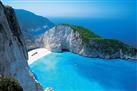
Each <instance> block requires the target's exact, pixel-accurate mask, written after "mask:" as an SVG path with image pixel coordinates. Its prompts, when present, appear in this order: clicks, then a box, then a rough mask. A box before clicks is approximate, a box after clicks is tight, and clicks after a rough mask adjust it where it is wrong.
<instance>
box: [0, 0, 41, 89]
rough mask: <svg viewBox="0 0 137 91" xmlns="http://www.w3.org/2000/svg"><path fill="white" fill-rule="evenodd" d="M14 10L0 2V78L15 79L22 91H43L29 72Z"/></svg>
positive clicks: (25, 50)
mask: <svg viewBox="0 0 137 91" xmlns="http://www.w3.org/2000/svg"><path fill="white" fill-rule="evenodd" d="M27 59H28V54H27V49H26V47H25V45H24V40H23V36H22V33H21V31H20V27H19V25H18V22H17V19H16V15H15V12H14V10H13V9H12V8H11V7H9V6H4V5H3V4H2V3H1V2H0V76H2V77H5V76H6V77H14V78H16V79H17V80H18V81H19V83H20V85H21V86H22V88H23V90H24V91H43V89H42V87H41V86H40V84H39V83H37V82H36V81H35V78H34V76H33V74H32V73H31V72H30V70H29V67H28V63H27Z"/></svg>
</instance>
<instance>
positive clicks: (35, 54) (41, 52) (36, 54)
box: [28, 48, 51, 65]
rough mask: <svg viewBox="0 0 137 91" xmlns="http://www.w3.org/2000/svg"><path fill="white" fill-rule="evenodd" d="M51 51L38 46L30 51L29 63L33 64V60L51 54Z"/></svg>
mask: <svg viewBox="0 0 137 91" xmlns="http://www.w3.org/2000/svg"><path fill="white" fill-rule="evenodd" d="M50 53H51V51H49V50H47V49H45V48H38V49H34V50H31V51H29V52H28V64H29V65H30V64H32V63H33V62H35V61H37V60H38V59H40V58H42V57H44V56H46V55H48V54H50Z"/></svg>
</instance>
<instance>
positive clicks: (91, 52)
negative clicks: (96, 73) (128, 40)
mask: <svg viewBox="0 0 137 91" xmlns="http://www.w3.org/2000/svg"><path fill="white" fill-rule="evenodd" d="M84 31H85V30H84ZM99 39H100V40H101V41H98V40H97V39H96V38H93V39H91V40H90V42H89V43H88V46H87V43H85V41H84V39H82V37H81V35H80V33H79V31H76V30H74V29H72V27H71V26H69V25H64V24H62V25H57V26H55V27H53V28H52V29H50V30H48V31H47V32H46V33H45V34H44V36H43V43H44V47H45V48H47V49H48V50H50V51H53V52H62V51H70V52H73V53H77V54H80V55H82V56H87V57H96V58H105V59H113V58H121V59H137V55H136V54H137V50H136V49H131V50H130V51H128V50H129V48H127V47H128V45H124V44H123V43H119V42H117V41H115V40H109V39H103V38H99ZM113 42H116V46H115V45H111V44H112V43H113ZM106 46H107V47H106ZM117 46H122V48H123V49H121V48H120V47H118V49H117V51H115V50H116V49H115V48H116V47H117ZM123 46H126V47H123ZM108 48H111V49H108ZM132 50H133V51H132ZM124 51H125V52H124Z"/></svg>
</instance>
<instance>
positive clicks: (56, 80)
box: [30, 52, 137, 91]
mask: <svg viewBox="0 0 137 91" xmlns="http://www.w3.org/2000/svg"><path fill="white" fill-rule="evenodd" d="M136 65H137V61H136V62H135V61H133V60H129V61H127V60H121V59H113V60H104V59H98V58H87V57H82V56H79V55H77V54H73V53H70V52H64V53H51V54H49V55H46V56H44V57H43V58H41V59H39V60H37V61H35V62H34V63H32V64H31V65H30V69H31V70H32V72H33V73H34V74H35V77H36V79H37V80H38V81H39V82H40V84H41V85H42V86H43V87H44V88H46V87H52V88H53V89H54V91H136V90H137V67H136Z"/></svg>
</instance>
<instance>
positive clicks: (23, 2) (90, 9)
mask: <svg viewBox="0 0 137 91" xmlns="http://www.w3.org/2000/svg"><path fill="white" fill-rule="evenodd" d="M2 2H3V3H4V4H6V5H10V6H12V7H14V8H15V9H25V10H28V11H31V12H34V13H35V14H38V15H41V16H46V17H91V18H121V17H122V18H127V17H135V15H136V13H135V12H136V0H2Z"/></svg>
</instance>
